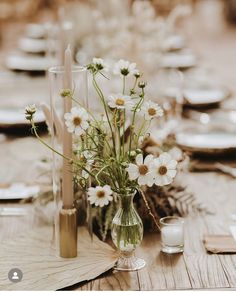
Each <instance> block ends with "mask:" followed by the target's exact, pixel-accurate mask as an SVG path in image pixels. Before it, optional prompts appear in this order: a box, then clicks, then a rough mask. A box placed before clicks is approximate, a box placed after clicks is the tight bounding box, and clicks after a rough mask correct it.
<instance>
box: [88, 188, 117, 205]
mask: <svg viewBox="0 0 236 292" xmlns="http://www.w3.org/2000/svg"><path fill="white" fill-rule="evenodd" d="M88 200H89V201H90V204H91V205H93V204H94V205H95V206H99V207H103V206H105V205H108V204H109V202H110V201H112V200H113V197H112V190H111V187H110V186H108V185H105V186H103V187H101V186H97V187H95V188H92V187H91V188H89V189H88Z"/></svg>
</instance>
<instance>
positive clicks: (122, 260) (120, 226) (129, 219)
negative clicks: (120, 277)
mask: <svg viewBox="0 0 236 292" xmlns="http://www.w3.org/2000/svg"><path fill="white" fill-rule="evenodd" d="M134 196H135V194H129V195H119V203H120V204H119V209H118V211H117V213H116V215H115V217H114V218H113V220H112V228H111V235H112V240H113V242H114V244H115V246H116V248H117V249H118V251H119V253H120V257H119V259H118V261H117V264H116V267H115V268H116V269H117V270H121V271H135V270H139V269H141V268H143V267H144V266H145V261H144V260H143V259H140V258H137V257H136V256H135V254H134V252H135V250H136V248H137V247H138V246H139V245H140V243H141V241H142V239H143V223H142V220H141V218H140V217H139V215H138V213H137V211H136V210H135V208H134V204H133V199H134Z"/></svg>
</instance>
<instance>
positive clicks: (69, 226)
mask: <svg viewBox="0 0 236 292" xmlns="http://www.w3.org/2000/svg"><path fill="white" fill-rule="evenodd" d="M63 81H64V89H70V90H72V57H71V49H70V46H68V47H67V49H66V50H65V62H64V80H63ZM71 107H72V100H71V98H70V97H65V98H64V113H68V112H70V111H71ZM63 125H64V126H63V155H64V156H65V157H68V158H72V134H70V133H69V132H68V130H67V126H66V124H65V122H64V123H63ZM62 201H63V206H62V209H61V210H60V215H59V225H60V256H61V257H63V258H73V257H76V256H77V216H76V214H77V212H76V209H75V208H74V192H73V168H72V165H71V164H70V163H69V162H68V160H67V159H63V169H62Z"/></svg>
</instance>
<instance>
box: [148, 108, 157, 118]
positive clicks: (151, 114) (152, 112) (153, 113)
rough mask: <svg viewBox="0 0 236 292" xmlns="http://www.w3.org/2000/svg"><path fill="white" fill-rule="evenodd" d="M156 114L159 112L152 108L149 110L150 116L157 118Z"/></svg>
mask: <svg viewBox="0 0 236 292" xmlns="http://www.w3.org/2000/svg"><path fill="white" fill-rule="evenodd" d="M156 113H157V111H156V110H155V109H154V108H153V107H150V108H149V109H148V114H149V115H150V116H155V114H156Z"/></svg>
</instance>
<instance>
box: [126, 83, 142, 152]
mask: <svg viewBox="0 0 236 292" xmlns="http://www.w3.org/2000/svg"><path fill="white" fill-rule="evenodd" d="M143 100H144V90H143V88H142V93H141V97H140V100H139V102H138V103H137V105H136V107H135V108H134V114H133V118H132V123H131V129H130V132H131V133H130V139H129V152H130V151H131V143H132V138H133V133H134V123H135V116H136V112H137V110H138V109H139V108H140V107H141V105H142V103H143ZM138 138H139V137H138Z"/></svg>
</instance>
